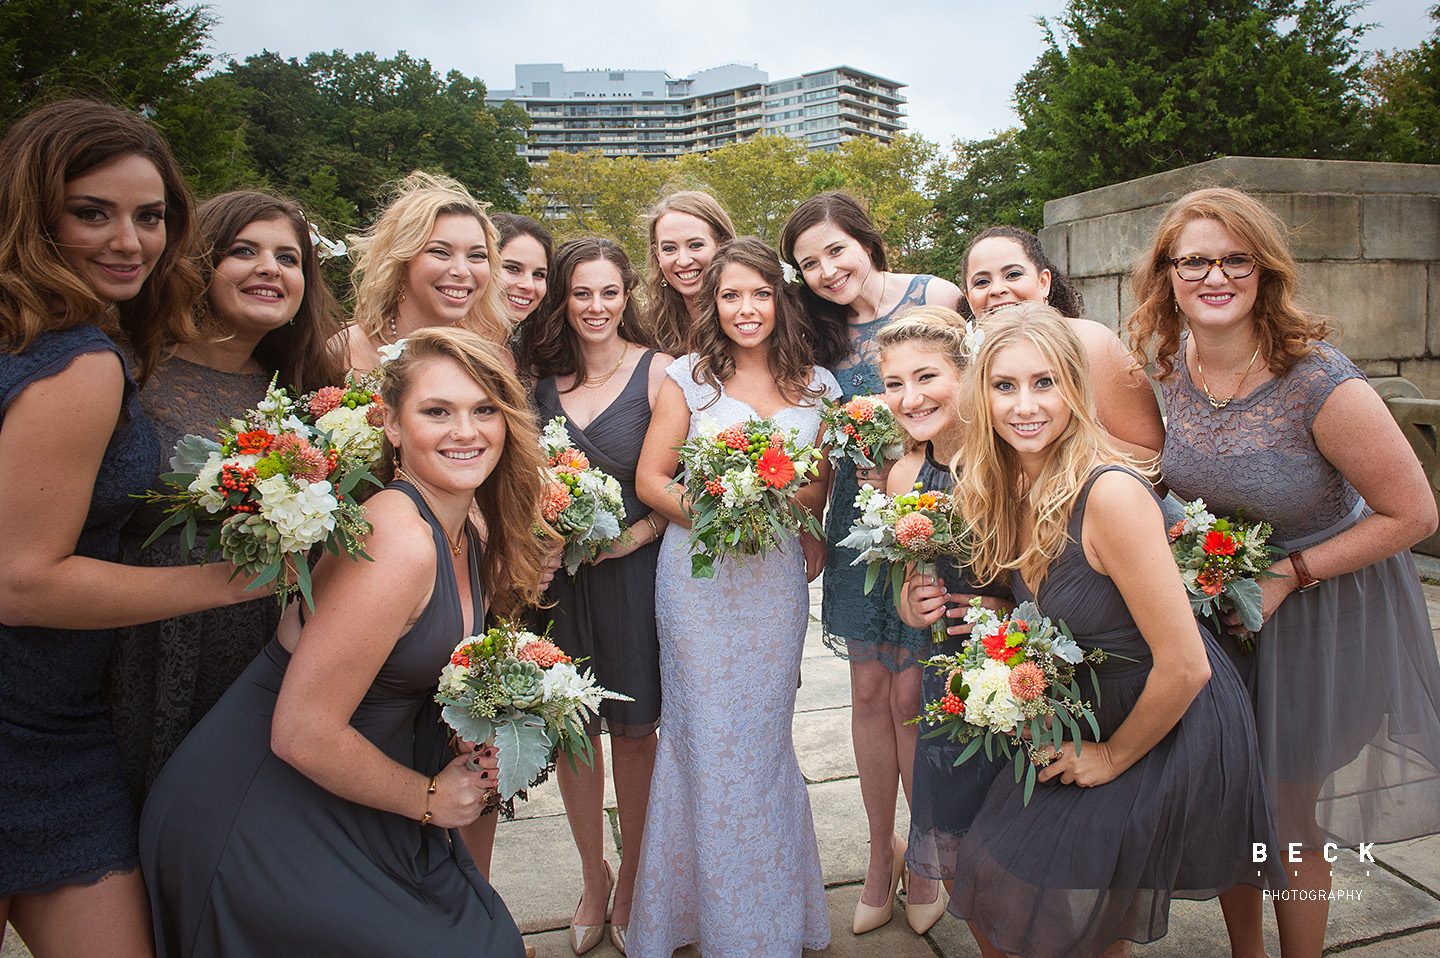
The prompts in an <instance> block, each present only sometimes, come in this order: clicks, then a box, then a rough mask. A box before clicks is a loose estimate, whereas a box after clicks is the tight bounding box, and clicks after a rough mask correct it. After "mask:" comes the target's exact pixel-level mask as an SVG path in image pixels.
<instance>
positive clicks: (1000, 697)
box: [965, 659, 1025, 732]
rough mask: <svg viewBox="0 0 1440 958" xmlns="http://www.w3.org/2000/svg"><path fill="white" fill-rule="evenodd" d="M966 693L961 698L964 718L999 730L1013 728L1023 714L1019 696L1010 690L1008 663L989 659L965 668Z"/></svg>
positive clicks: (1013, 729)
mask: <svg viewBox="0 0 1440 958" xmlns="http://www.w3.org/2000/svg"><path fill="white" fill-rule="evenodd" d="M965 680H966V681H967V682H968V683H969V685H970V695H969V697H968V698H966V699H965V721H967V722H969V723H970V724H971V725H979V726H982V727H985V728H989V729H994V730H996V731H1000V732H1013V731H1015V726H1016V725H1018V724H1019V723H1020V721H1021V720H1022V719H1024V718H1025V712H1024V710H1023V709H1022V708H1021V707H1020V700H1019V699H1017V698H1015V695H1014V693H1012V692H1011V691H1010V666H1008V665H1006V664H1005V663H1003V662H996V661H995V660H993V659H990V660H987V661H986V662H985V664H984V665H982V666H980V668H979V669H978V670H976V671H974V672H967V673H966V675H965Z"/></svg>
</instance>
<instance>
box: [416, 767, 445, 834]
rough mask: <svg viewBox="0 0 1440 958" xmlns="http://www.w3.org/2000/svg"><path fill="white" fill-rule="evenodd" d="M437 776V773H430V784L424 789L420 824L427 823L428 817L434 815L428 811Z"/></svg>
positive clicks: (428, 822) (428, 821)
mask: <svg viewBox="0 0 1440 958" xmlns="http://www.w3.org/2000/svg"><path fill="white" fill-rule="evenodd" d="M439 778H440V776H439V775H431V776H430V784H429V785H428V786H427V787H426V789H425V814H424V815H423V816H422V817H421V819H420V824H421V825H429V824H430V819H432V818H434V817H435V813H434V812H432V811H430V799H431V797H432V796H433V795H434V794H435V785H436V781H437V780H438V779H439Z"/></svg>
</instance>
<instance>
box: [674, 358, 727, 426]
mask: <svg viewBox="0 0 1440 958" xmlns="http://www.w3.org/2000/svg"><path fill="white" fill-rule="evenodd" d="M695 358H696V354H695V353H689V354H688V355H685V356H681V357H680V358H679V359H677V360H675V361H674V362H673V363H671V364H670V365H669V366H666V367H665V375H667V376H669V377H670V378H671V379H673V380H675V382H676V384H678V385H679V386H680V389H681V390H682V391H683V392H684V393H685V405H686V406H688V407H689V408H690V411H691V412H692V413H694V412H699V411H700V410H702V409H705V408H708V407H709V406H712V405H714V403H715V400H717V399H718V398H720V397H719V394H718V391H717V390H716V389H715V388H714V387H713V386H707V385H704V384H702V383H697V382H696V381H695V372H694V369H695Z"/></svg>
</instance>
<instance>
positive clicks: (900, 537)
mask: <svg viewBox="0 0 1440 958" xmlns="http://www.w3.org/2000/svg"><path fill="white" fill-rule="evenodd" d="M934 533H935V523H933V522H931V521H930V517H929V516H926V515H923V514H921V513H919V512H912V513H910V514H909V515H905V516H901V517H900V521H899V522H897V523H895V541H896V542H898V543H900V544H901V545H902V546H904V547H905V548H907V549H913V548H915V547H916V546H923V545H924V544H925V543H927V542H929V541H930V536H932V535H934Z"/></svg>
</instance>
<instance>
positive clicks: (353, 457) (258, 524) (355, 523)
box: [145, 380, 379, 610]
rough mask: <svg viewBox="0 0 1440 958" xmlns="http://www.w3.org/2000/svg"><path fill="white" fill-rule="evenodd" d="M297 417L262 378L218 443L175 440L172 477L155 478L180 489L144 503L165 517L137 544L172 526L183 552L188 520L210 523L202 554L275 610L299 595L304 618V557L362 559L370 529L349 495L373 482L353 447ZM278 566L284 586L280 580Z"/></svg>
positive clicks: (364, 456)
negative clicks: (271, 592) (238, 575)
mask: <svg viewBox="0 0 1440 958" xmlns="http://www.w3.org/2000/svg"><path fill="white" fill-rule="evenodd" d="M322 392H323V390H322ZM298 412H299V410H297V408H296V403H295V401H294V400H292V399H291V398H290V397H289V396H288V395H287V394H286V393H285V391H284V390H282V389H280V388H278V387H277V386H276V385H275V381H274V380H271V382H270V387H269V389H267V390H266V393H265V398H264V399H262V400H261V401H260V402H259V403H258V404H257V405H256V407H255V408H254V409H250V410H247V411H246V412H245V414H244V416H242V417H240V418H237V419H232V420H231V421H230V422H229V423H228V424H226V425H224V426H222V427H221V430H220V441H219V442H216V441H214V440H212V439H207V438H205V437H203V436H194V435H190V436H185V437H184V438H183V439H181V440H180V442H179V444H178V445H177V446H176V448H175V456H174V457H173V458H172V459H171V460H170V467H171V468H172V469H174V470H175V471H174V472H171V473H166V474H165V475H164V476H162V477H161V478H163V479H164V480H165V481H166V482H167V483H169V484H170V485H172V486H174V487H175V488H176V489H178V490H180V491H179V492H177V493H158V492H152V493H149V494H148V495H147V496H146V498H147V499H150V500H152V501H156V502H161V503H164V504H165V505H166V506H167V507H168V512H169V515H168V516H167V517H166V518H165V521H163V522H162V523H161V524H160V526H159V527H158V528H157V529H156V530H155V531H154V532H153V533H151V534H150V538H149V539H147V540H146V543H145V544H146V545H149V544H150V543H151V542H154V541H155V540H156V539H157V538H159V537H160V536H161V535H162V534H163V533H165V532H166V531H168V530H170V529H172V528H174V527H175V526H182V531H181V541H182V544H183V545H184V548H185V549H186V550H189V549H190V548H192V547H193V546H194V544H195V537H196V532H197V527H198V521H199V520H209V521H213V522H215V523H217V525H216V526H215V528H214V531H212V532H211V533H210V549H211V551H215V550H219V552H220V554H221V555H223V556H224V557H225V558H226V559H228V560H230V561H231V562H233V563H234V564H235V565H236V566H237V569H238V570H239V571H244V572H247V573H249V574H251V575H255V576H256V580H255V582H254V583H252V584H251V586H250V588H252V589H253V588H257V587H259V586H262V585H265V584H267V583H270V582H274V583H276V585H275V594H276V596H277V597H278V598H279V600H280V606H281V608H282V609H283V608H284V607H285V605H286V603H287V602H288V601H289V600H290V598H291V597H293V596H294V594H295V593H296V592H299V593H300V594H301V595H302V596H304V598H305V603H306V604H307V605H308V606H310V607H311V609H312V610H313V608H314V601H313V600H312V599H311V597H310V566H309V564H308V563H307V562H306V561H305V554H306V552H308V551H309V550H310V548H311V547H312V546H316V545H322V546H324V548H325V549H326V550H327V551H329V552H331V553H334V554H336V555H340V554H344V555H348V556H351V557H353V558H365V559H368V558H369V556H367V555H365V550H364V548H363V546H362V543H361V540H362V539H363V538H364V536H366V535H368V534H369V532H370V523H368V522H366V521H365V518H364V516H365V509H364V507H363V506H361V505H360V503H359V501H358V499H357V497H356V493H357V492H358V491H359V489H360V488H361V484H362V483H371V484H375V485H379V482H378V480H376V479H375V477H374V476H372V475H371V474H370V468H369V466H370V457H369V455H368V453H366V452H365V447H364V444H363V443H360V444H350V443H347V442H344V441H343V437H342V441H340V442H337V441H336V439H335V436H336V434H337V433H336V431H334V430H321V429H317V428H316V426H313V425H309V424H307V423H306V422H304V421H303V420H302V419H301V418H300V416H299V415H298V414H297V413H298ZM321 418H322V419H323V418H324V417H323V416H322V417H321ZM287 559H288V560H289V563H290V565H291V567H293V568H294V570H295V576H296V581H295V582H294V583H291V582H290V581H288V579H287V578H286V577H285V576H283V575H282V574H281V572H282V571H283V569H284V567H285V564H286V560H287Z"/></svg>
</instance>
